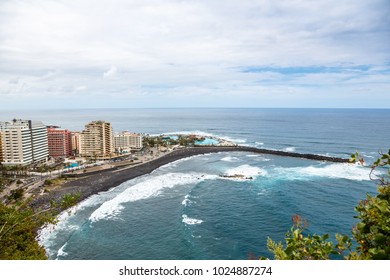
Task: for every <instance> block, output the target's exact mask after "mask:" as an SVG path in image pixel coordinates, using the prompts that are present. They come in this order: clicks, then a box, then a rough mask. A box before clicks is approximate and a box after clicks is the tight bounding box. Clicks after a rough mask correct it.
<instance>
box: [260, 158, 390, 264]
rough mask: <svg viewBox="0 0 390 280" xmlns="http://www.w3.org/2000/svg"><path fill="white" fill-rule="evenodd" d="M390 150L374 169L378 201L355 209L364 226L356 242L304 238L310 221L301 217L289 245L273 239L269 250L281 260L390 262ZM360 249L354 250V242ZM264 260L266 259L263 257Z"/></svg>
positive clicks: (295, 219)
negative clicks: (335, 258) (380, 173)
mask: <svg viewBox="0 0 390 280" xmlns="http://www.w3.org/2000/svg"><path fill="white" fill-rule="evenodd" d="M351 162H352V163H356V162H360V163H361V164H363V162H364V159H363V158H361V157H360V156H359V154H358V153H356V154H353V155H352V156H351ZM389 167H390V150H389V151H388V153H387V154H386V153H384V154H381V156H380V158H378V159H377V160H376V161H375V162H374V163H373V165H372V166H371V173H370V178H371V179H372V180H375V181H376V182H377V190H378V194H377V195H376V196H374V197H372V196H370V195H368V194H367V195H366V199H364V200H361V201H360V202H359V204H358V205H357V206H356V207H355V210H356V211H357V213H358V214H357V216H355V218H358V219H359V220H360V222H359V223H358V224H357V225H356V226H355V227H354V228H353V229H352V238H350V237H349V236H347V235H344V236H342V235H340V234H336V236H335V237H336V244H333V242H331V241H327V239H328V238H329V235H328V234H325V235H323V236H319V235H316V234H313V235H312V236H310V235H307V236H304V234H303V231H304V230H305V228H306V221H304V220H303V219H302V217H300V216H298V215H294V216H293V218H292V222H293V226H292V227H291V229H290V231H288V232H287V233H286V235H285V245H283V244H282V242H279V243H276V242H275V241H273V240H272V239H271V238H268V240H267V247H268V250H269V251H270V252H272V253H273V255H274V259H278V260H298V259H299V260H304V259H316V260H318V259H329V258H330V256H332V255H333V256H334V255H343V256H344V258H345V259H355V260H375V259H382V260H383V259H386V260H389V259H390V182H389V179H390V169H389ZM378 169H381V170H382V171H383V170H385V171H386V170H387V172H386V175H385V176H377V175H375V174H374V172H375V171H376V170H378ZM353 239H354V240H355V241H356V242H357V244H358V245H357V247H356V248H355V249H353V248H352V244H353V241H352V240H353ZM261 259H264V257H262V258H261Z"/></svg>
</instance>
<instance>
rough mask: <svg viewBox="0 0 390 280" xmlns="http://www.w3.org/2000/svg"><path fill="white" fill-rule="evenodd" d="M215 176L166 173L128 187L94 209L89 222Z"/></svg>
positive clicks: (109, 216)
mask: <svg viewBox="0 0 390 280" xmlns="http://www.w3.org/2000/svg"><path fill="white" fill-rule="evenodd" d="M216 177H217V176H216V175H204V174H199V173H167V174H163V175H159V176H156V177H153V178H150V179H147V180H146V181H143V182H139V183H137V184H136V185H134V186H131V187H129V188H128V189H126V190H125V191H123V192H122V193H120V194H119V195H117V196H116V197H114V198H113V199H111V200H108V201H106V202H104V203H103V204H102V205H101V206H100V207H99V208H98V209H96V210H95V211H94V212H93V213H92V214H91V216H90V217H89V220H90V221H91V222H96V221H98V220H101V219H112V218H115V217H116V216H117V215H118V214H119V213H120V212H121V211H122V209H123V208H124V207H123V205H122V204H124V203H126V202H131V201H137V200H141V199H146V198H150V197H155V196H158V195H159V194H160V193H161V192H162V190H163V189H166V188H173V187H175V186H179V185H187V184H194V183H197V182H201V181H204V180H206V179H215V178H216Z"/></svg>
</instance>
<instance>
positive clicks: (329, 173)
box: [274, 163, 370, 181]
mask: <svg viewBox="0 0 390 280" xmlns="http://www.w3.org/2000/svg"><path fill="white" fill-rule="evenodd" d="M274 170H275V171H276V172H277V174H278V175H277V176H279V177H280V176H281V177H285V178H287V179H289V180H301V179H305V178H310V177H326V178H335V179H348V180H356V181H365V180H367V181H368V180H370V176H369V174H370V169H369V168H366V167H363V166H359V165H355V164H348V163H345V164H337V163H335V164H330V165H325V166H307V167H292V168H280V167H278V168H275V169H274Z"/></svg>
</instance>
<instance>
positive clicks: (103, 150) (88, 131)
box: [80, 121, 114, 157]
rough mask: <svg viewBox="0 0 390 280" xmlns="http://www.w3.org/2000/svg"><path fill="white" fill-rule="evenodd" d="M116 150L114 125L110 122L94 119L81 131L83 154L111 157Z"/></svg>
mask: <svg viewBox="0 0 390 280" xmlns="http://www.w3.org/2000/svg"><path fill="white" fill-rule="evenodd" d="M113 152H114V145H113V136H112V127H111V124H110V123H109V122H105V121H92V122H90V123H88V124H86V125H85V129H84V130H83V132H82V133H81V151H80V153H81V155H82V156H90V157H109V156H111V155H112V153H113Z"/></svg>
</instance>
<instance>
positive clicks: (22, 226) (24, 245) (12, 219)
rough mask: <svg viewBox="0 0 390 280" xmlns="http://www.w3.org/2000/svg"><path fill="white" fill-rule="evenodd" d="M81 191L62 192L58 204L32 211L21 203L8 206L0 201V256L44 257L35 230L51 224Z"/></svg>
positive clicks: (17, 257) (17, 258) (18, 257)
mask: <svg viewBox="0 0 390 280" xmlns="http://www.w3.org/2000/svg"><path fill="white" fill-rule="evenodd" d="M79 198H80V194H79V193H76V194H67V195H64V196H63V197H62V198H61V199H60V201H59V202H58V203H55V202H52V203H51V207H49V208H47V209H36V210H35V211H34V210H32V209H31V208H29V207H28V206H26V204H23V205H21V206H19V207H16V206H12V207H7V206H5V205H3V204H1V203H0V259H7V260H32V259H46V258H47V256H46V254H45V250H44V248H43V247H42V246H40V245H39V244H38V242H37V240H36V239H35V237H36V232H37V230H38V229H39V228H40V227H42V226H43V225H45V224H47V223H54V222H55V217H56V215H57V214H58V213H59V212H60V211H61V210H63V209H66V208H69V207H71V206H73V205H74V204H75V203H77V202H78V201H79Z"/></svg>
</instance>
